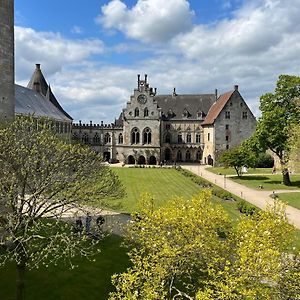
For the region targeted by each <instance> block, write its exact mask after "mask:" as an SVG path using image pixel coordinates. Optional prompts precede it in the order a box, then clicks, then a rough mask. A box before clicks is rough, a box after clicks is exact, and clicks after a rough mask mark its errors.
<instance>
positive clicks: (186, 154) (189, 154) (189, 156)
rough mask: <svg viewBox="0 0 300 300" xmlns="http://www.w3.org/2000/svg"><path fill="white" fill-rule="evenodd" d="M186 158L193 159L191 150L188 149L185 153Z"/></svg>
mask: <svg viewBox="0 0 300 300" xmlns="http://www.w3.org/2000/svg"><path fill="white" fill-rule="evenodd" d="M185 160H186V161H189V160H191V152H190V150H187V151H186V153H185Z"/></svg>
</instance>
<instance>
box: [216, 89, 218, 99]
mask: <svg viewBox="0 0 300 300" xmlns="http://www.w3.org/2000/svg"><path fill="white" fill-rule="evenodd" d="M215 98H216V101H217V100H218V90H217V89H215Z"/></svg>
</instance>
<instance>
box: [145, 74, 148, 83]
mask: <svg viewBox="0 0 300 300" xmlns="http://www.w3.org/2000/svg"><path fill="white" fill-rule="evenodd" d="M147 77H148V75H147V74H145V83H147Z"/></svg>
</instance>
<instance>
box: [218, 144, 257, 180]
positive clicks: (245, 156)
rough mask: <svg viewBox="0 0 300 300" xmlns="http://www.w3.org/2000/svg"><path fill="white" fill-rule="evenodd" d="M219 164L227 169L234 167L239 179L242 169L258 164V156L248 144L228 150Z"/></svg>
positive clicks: (221, 157) (222, 155)
mask: <svg viewBox="0 0 300 300" xmlns="http://www.w3.org/2000/svg"><path fill="white" fill-rule="evenodd" d="M219 162H220V163H221V164H223V165H224V166H226V167H233V168H234V169H235V171H236V174H237V176H238V177H240V176H241V175H242V167H243V166H248V167H253V166H255V163H256V156H255V153H254V152H253V151H251V150H250V149H249V147H248V144H247V143H246V142H244V143H242V144H241V145H240V146H237V147H235V148H232V149H229V150H226V151H225V152H223V153H222V154H221V156H220V158H219Z"/></svg>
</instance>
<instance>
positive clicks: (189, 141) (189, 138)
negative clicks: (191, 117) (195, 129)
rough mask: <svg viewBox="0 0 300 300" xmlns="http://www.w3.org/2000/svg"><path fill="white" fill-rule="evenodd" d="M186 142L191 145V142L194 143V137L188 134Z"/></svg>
mask: <svg viewBox="0 0 300 300" xmlns="http://www.w3.org/2000/svg"><path fill="white" fill-rule="evenodd" d="M186 142H187V143H191V142H192V135H191V134H190V133H188V134H187V135H186Z"/></svg>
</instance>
